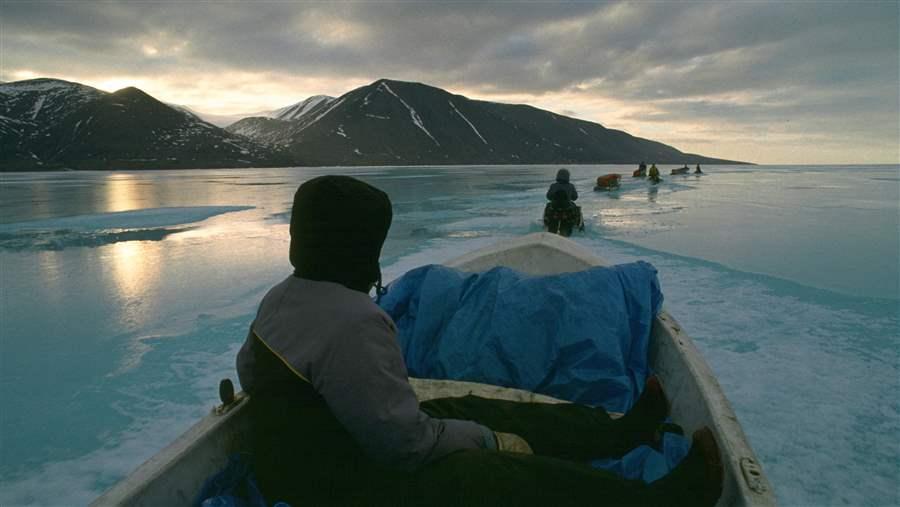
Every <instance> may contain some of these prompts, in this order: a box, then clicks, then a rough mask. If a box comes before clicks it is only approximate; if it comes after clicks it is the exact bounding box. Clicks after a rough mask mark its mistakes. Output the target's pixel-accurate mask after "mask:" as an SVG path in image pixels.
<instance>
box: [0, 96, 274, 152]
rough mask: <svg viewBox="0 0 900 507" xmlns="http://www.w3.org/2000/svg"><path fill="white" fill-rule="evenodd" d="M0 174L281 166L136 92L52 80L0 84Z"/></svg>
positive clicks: (246, 143)
mask: <svg viewBox="0 0 900 507" xmlns="http://www.w3.org/2000/svg"><path fill="white" fill-rule="evenodd" d="M0 152H2V153H0V170H18V169H46V168H60V167H68V168H75V169H117V168H121V169H127V168H178V167H247V166H258V165H280V164H282V163H283V162H284V161H285V160H284V159H283V158H281V157H280V156H279V155H278V152H277V150H276V149H273V148H271V147H266V146H264V145H261V144H259V143H257V142H255V141H252V140H250V139H247V138H245V137H241V136H236V135H233V134H230V133H228V132H226V131H225V130H223V129H221V128H218V127H216V126H214V125H211V124H209V123H207V122H205V121H203V120H201V119H200V118H198V117H197V116H196V115H194V114H193V113H191V112H190V111H184V110H180V109H175V108H173V107H171V106H169V105H166V104H164V103H162V102H159V101H158V100H156V99H154V98H153V97H151V96H149V95H147V94H146V93H144V92H142V91H141V90H138V89H137V88H125V89H122V90H119V91H117V92H115V93H107V92H103V91H100V90H96V89H94V88H91V87H88V86H84V85H80V84H77V83H70V82H66V81H61V80H56V79H34V80H28V81H17V82H14V83H5V84H2V85H0Z"/></svg>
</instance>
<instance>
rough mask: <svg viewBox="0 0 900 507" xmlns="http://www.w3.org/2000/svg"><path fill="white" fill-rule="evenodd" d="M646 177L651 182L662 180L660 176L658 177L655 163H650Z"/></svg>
mask: <svg viewBox="0 0 900 507" xmlns="http://www.w3.org/2000/svg"><path fill="white" fill-rule="evenodd" d="M647 177H648V178H649V179H650V181H652V182H653V183H659V182H660V181H662V178H660V177H659V169H657V168H656V164H651V165H650V172H649V174H648V175H647Z"/></svg>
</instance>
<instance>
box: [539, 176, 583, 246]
mask: <svg viewBox="0 0 900 507" xmlns="http://www.w3.org/2000/svg"><path fill="white" fill-rule="evenodd" d="M569 196H570V194H569V192H568V191H567V190H566V189H565V188H557V189H556V190H555V191H554V193H553V194H552V195H548V198H549V199H550V201H549V202H548V203H547V205H546V206H544V228H545V229H547V231H548V232H552V233H553V234H559V235H561V236H564V237H569V236H571V235H572V231H573V230H575V229H578V230H580V231H583V230H584V218H583V217H582V215H581V207H580V206H577V205H576V204H575V203H574V202H572V201H571V199H569Z"/></svg>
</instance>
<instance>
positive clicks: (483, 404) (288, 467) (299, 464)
mask: <svg viewBox="0 0 900 507" xmlns="http://www.w3.org/2000/svg"><path fill="white" fill-rule="evenodd" d="M391 219H392V212H391V203H390V199H389V198H388V196H387V194H385V193H384V192H382V191H380V190H378V189H376V188H375V187H372V186H370V185H368V184H366V183H364V182H362V181H359V180H356V179H354V178H350V177H347V176H322V177H318V178H314V179H312V180H309V181H307V182H305V183H303V184H302V185H300V187H299V189H298V190H297V192H296V194H295V196H294V202H293V206H292V210H291V222H290V261H291V264H292V265H293V267H294V272H293V273H292V274H291V275H290V276H288V277H287V278H286V279H285V280H284V281H282V282H280V283H279V284H277V285H276V286H275V287H273V288H272V289H271V290H270V291H269V292H268V293H267V294H266V295H265V296H264V297H263V300H262V302H261V303H260V306H259V310H258V312H257V314H256V317H255V319H254V320H253V322H252V324H251V325H250V330H249V332H248V335H247V338H246V341H245V343H244V344H243V346H242V348H241V349H240V352H239V353H238V356H237V370H238V377H239V379H240V383H241V386H242V387H243V389H244V391H245V392H247V393H248V394H249V395H250V404H249V406H248V410H249V422H248V424H249V425H250V431H249V434H250V449H251V451H252V453H253V456H254V466H255V469H256V473H257V478H258V480H259V484H260V487H261V489H262V492H263V494H264V495H265V496H266V497H267V498H268V499H269V500H270V501H275V500H279V501H287V502H288V503H290V504H292V505H392V506H393V505H427V506H435V505H473V504H489V505H497V504H501V505H526V504H536V503H540V504H554V505H555V504H569V503H576V502H577V503H579V504H586V503H598V502H602V503H607V504H610V505H621V504H625V503H627V504H638V505H700V506H702V505H709V506H711V505H713V504H714V503H715V502H716V500H717V498H718V497H719V495H720V494H721V484H722V474H723V471H722V464H721V462H720V457H719V452H718V448H717V446H716V442H715V439H714V438H713V437H712V433H711V432H710V431H709V430H708V429H702V430H699V431H698V432H696V433H695V434H694V444H693V446H692V447H691V450H690V452H689V453H688V456H687V457H686V458H685V459H684V460H683V461H682V463H681V464H679V465H678V466H677V467H676V468H675V469H674V470H673V471H672V472H671V473H670V474H668V475H667V476H665V477H663V478H662V479H660V480H658V481H656V482H654V483H652V484H646V483H644V482H643V481H639V480H638V481H630V480H625V479H622V478H620V477H618V476H616V475H614V474H613V473H611V472H607V471H602V470H596V469H594V468H591V467H590V466H588V465H587V464H586V462H587V461H588V460H590V459H593V458H599V457H615V456H622V455H624V454H625V453H626V452H628V451H629V450H630V449H632V448H634V447H636V446H638V445H643V444H654V443H658V441H657V440H656V439H657V437H658V430H659V428H660V427H661V426H660V424H661V423H662V422H663V420H664V418H665V417H666V416H667V414H668V410H669V407H668V401H667V400H666V398H665V394H664V392H663V390H662V387H661V385H660V384H659V382H658V380H656V379H655V377H651V378H650V379H649V380H648V381H647V383H646V385H645V387H644V389H643V392H642V394H641V396H640V398H639V399H638V400H637V402H636V403H635V405H634V407H633V408H632V409H631V410H630V411H629V412H628V413H627V414H625V415H624V416H622V417H620V418H617V419H612V418H611V417H610V416H609V415H608V414H607V413H606V411H605V410H603V409H602V408H599V407H598V408H593V407H587V406H581V405H576V404H569V403H565V404H559V405H556V404H546V403H517V402H509V401H502V400H492V399H487V398H480V397H477V396H471V395H470V396H465V397H462V398H444V399H437V400H430V401H427V402H423V403H421V404H420V403H419V402H418V400H417V398H416V395H415V392H414V391H413V389H412V387H411V385H410V383H409V380H408V377H407V371H406V367H405V363H404V360H403V355H402V351H401V350H400V347H399V345H398V341H397V339H396V336H395V335H396V332H397V331H396V327H395V325H394V323H393V322H392V320H391V319H390V317H389V316H388V315H387V314H386V313H385V312H384V311H382V310H381V309H380V308H379V307H378V306H377V305H376V304H375V302H373V301H372V298H371V297H370V296H369V292H370V291H371V290H372V289H373V288H374V289H375V292H376V294H383V293H384V290H383V288H382V284H381V271H380V267H379V260H378V259H379V256H380V253H381V248H382V244H383V243H384V240H385V238H386V236H387V232H388V228H389V227H390V224H391Z"/></svg>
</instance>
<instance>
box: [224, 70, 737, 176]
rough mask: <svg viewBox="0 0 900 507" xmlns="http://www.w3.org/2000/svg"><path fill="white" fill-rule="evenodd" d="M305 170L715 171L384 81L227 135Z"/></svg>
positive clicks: (572, 123) (637, 143)
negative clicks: (672, 167)
mask: <svg viewBox="0 0 900 507" xmlns="http://www.w3.org/2000/svg"><path fill="white" fill-rule="evenodd" d="M227 130H229V131H230V132H239V133H241V134H242V135H245V136H248V137H250V138H252V139H255V140H257V141H259V142H262V143H266V144H269V145H271V146H279V147H285V148H286V150H287V151H288V152H289V153H290V154H291V156H292V158H293V160H294V161H295V162H297V163H301V164H305V165H406V164H516V163H520V164H550V163H595V164H596V163H637V162H639V161H641V160H645V161H647V162H648V163H649V162H654V163H678V164H682V163H689V164H693V163H715V162H728V161H723V160H718V159H712V158H708V157H703V156H701V155H694V154H688V153H682V152H681V151H679V150H677V149H675V148H673V147H671V146H667V145H665V144H662V143H658V142H655V141H651V140H648V139H641V138H638V137H634V136H632V135H630V134H628V133H626V132H622V131H619V130H612V129H607V128H605V127H603V126H602V125H600V124H598V123H593V122H588V121H584V120H578V119H575V118H569V117H566V116H562V115H558V114H556V113H552V112H550V111H545V110H541V109H537V108H535V107H532V106H527V105H515V104H500V103H496V102H487V101H481V100H472V99H469V98H467V97H464V96H462V95H454V94H451V93H449V92H447V91H445V90H442V89H440V88H435V87H433V86H428V85H424V84H421V83H411V82H404V81H393V80H388V79H379V80H378V81H375V82H374V83H372V84H370V85H367V86H363V87H360V88H357V89H355V90H352V91H350V92H348V93H346V94H344V95H342V96H340V97H338V98H336V99H331V100H328V101H322V103H320V104H318V106H317V107H316V108H315V109H310V110H307V111H305V112H304V114H302V115H300V116H299V117H298V118H297V119H294V120H291V121H273V120H270V119H261V118H245V119H244V120H241V121H239V122H237V123H235V124H233V125H230V126H229V127H227Z"/></svg>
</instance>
